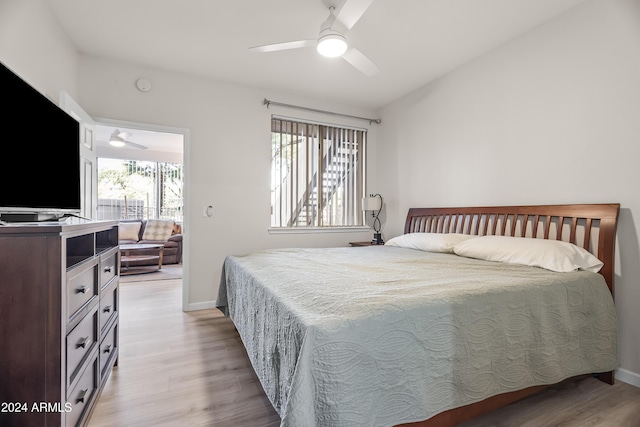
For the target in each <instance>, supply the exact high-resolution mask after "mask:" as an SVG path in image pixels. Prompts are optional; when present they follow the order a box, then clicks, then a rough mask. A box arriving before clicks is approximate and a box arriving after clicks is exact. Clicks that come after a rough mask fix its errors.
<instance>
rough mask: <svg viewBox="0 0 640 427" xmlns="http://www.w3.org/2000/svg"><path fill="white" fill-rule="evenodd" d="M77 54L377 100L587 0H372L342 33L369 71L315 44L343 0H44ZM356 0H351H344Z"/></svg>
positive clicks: (374, 104)
mask: <svg viewBox="0 0 640 427" xmlns="http://www.w3.org/2000/svg"><path fill="white" fill-rule="evenodd" d="M45 1H46V2H48V3H49V4H50V5H51V7H52V10H53V11H54V13H55V15H56V16H57V17H58V19H59V21H60V22H61V24H62V26H63V27H64V29H65V30H66V32H67V33H68V35H69V36H70V38H71V40H72V41H73V42H74V43H75V45H76V46H77V49H78V51H79V52H80V53H82V54H87V55H92V56H98V57H103V58H108V59H114V60H118V61H125V62H128V63H132V64H136V65H143V66H150V67H157V68H161V69H165V70H172V71H177V72H182V73H187V74H193V75H198V76H205V77H210V78H212V79H216V80H222V81H228V82H234V83H238V84H242V85H249V86H253V87H259V88H264V89H267V90H269V89H274V90H278V91H285V92H287V93H294V94H298V95H303V96H308V97H312V98H314V99H321V100H328V101H332V102H337V103H340V104H344V105H351V106H356V107H363V108H367V109H372V110H375V109H378V108H380V107H383V106H385V105H386V104H388V103H390V102H392V101H394V100H395V99H397V98H399V97H401V96H403V95H405V94H407V93H409V92H411V91H413V90H415V89H417V88H419V87H421V86H423V85H424V84H426V83H428V82H429V81H431V80H433V79H435V78H437V77H439V76H441V75H443V74H444V73H446V72H448V71H450V70H452V69H454V68H456V67H458V66H460V65H461V64H464V63H465V62H467V61H469V60H471V59H473V58H475V57H477V56H478V55H481V54H483V53H485V52H487V51H489V50H491V49H493V48H495V47H497V46H499V45H501V44H503V43H505V42H506V41H508V40H510V39H512V38H514V37H516V36H518V35H520V34H522V33H524V32H527V31H529V30H531V29H532V28H535V27H536V26H539V25H541V24H542V23H544V22H546V21H548V20H549V19H551V18H553V17H554V16H557V15H559V14H561V13H563V12H565V11H566V10H568V9H569V8H572V7H574V6H576V5H577V4H579V3H581V2H582V1H584V0H393V1H391V0H374V1H373V3H372V4H371V6H370V7H369V8H368V10H367V11H366V13H365V14H364V15H363V16H362V18H361V19H360V20H359V21H358V22H357V23H356V24H355V26H354V27H353V28H352V29H351V31H350V32H349V33H348V34H347V39H348V42H349V43H350V45H353V46H355V47H357V48H358V49H359V50H360V51H362V52H363V53H364V54H366V55H367V56H368V57H369V58H370V59H371V60H373V61H374V62H375V64H376V65H377V66H378V67H379V68H380V72H379V73H378V74H377V75H375V76H374V77H367V76H365V75H364V74H361V73H360V72H358V71H357V70H356V69H355V68H353V67H352V66H351V65H349V64H348V63H347V62H346V61H345V60H343V59H342V58H324V57H321V56H320V55H319V54H317V52H316V51H315V49H314V48H313V47H311V48H303V49H297V50H289V51H281V52H272V53H257V52H251V51H249V50H248V48H249V47H252V46H257V45H263V44H269V43H278V42H285V41H292V40H299V39H315V38H317V37H318V33H319V30H320V25H321V24H322V23H323V22H324V21H325V20H326V19H327V16H328V5H329V3H330V2H332V3H335V6H336V8H337V10H339V9H340V7H341V5H342V3H343V2H344V0H270V1H266V0H231V1H221V0H188V1H176V0H135V1H131V0H109V1H104V0H45ZM348 1H358V0H348Z"/></svg>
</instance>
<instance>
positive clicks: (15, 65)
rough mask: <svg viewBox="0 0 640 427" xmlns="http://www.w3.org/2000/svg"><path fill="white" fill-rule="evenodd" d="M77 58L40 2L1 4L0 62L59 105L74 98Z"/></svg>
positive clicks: (12, 0)
mask: <svg viewBox="0 0 640 427" xmlns="http://www.w3.org/2000/svg"><path fill="white" fill-rule="evenodd" d="M76 60H77V54H76V51H75V49H74V47H73V46H72V45H71V44H70V41H69V39H68V38H67V36H66V34H65V33H64V31H63V30H62V28H61V27H60V24H58V21H56V20H55V18H54V17H53V16H52V14H51V13H50V10H49V7H48V6H47V5H46V4H45V3H44V2H43V1H42V0H29V1H24V0H1V1H0V61H1V62H2V63H4V64H5V65H6V66H7V67H9V68H10V69H11V70H13V71H14V72H15V73H17V74H19V75H20V76H21V77H22V78H23V79H24V80H26V81H27V82H28V83H30V84H31V85H32V86H34V87H35V88H36V89H37V90H39V91H40V92H41V93H43V94H44V95H45V96H47V97H48V98H49V99H51V100H52V101H53V102H55V103H58V101H59V97H60V90H62V89H64V90H65V91H66V92H67V93H69V94H70V95H71V96H72V97H75V96H76V95H77V90H76V81H77V64H76Z"/></svg>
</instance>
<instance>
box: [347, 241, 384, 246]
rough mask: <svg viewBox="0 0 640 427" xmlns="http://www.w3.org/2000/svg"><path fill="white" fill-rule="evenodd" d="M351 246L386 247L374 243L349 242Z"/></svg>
mask: <svg viewBox="0 0 640 427" xmlns="http://www.w3.org/2000/svg"><path fill="white" fill-rule="evenodd" d="M349 245H350V246H353V247H356V246H384V245H378V244H376V243H374V242H371V241H369V242H349Z"/></svg>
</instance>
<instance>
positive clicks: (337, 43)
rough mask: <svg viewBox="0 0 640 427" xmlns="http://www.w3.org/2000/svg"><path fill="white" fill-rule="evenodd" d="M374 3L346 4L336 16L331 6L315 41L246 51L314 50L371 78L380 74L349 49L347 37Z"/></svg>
mask: <svg viewBox="0 0 640 427" xmlns="http://www.w3.org/2000/svg"><path fill="white" fill-rule="evenodd" d="M372 2H373V0H346V1H345V2H344V4H343V5H342V7H341V8H340V10H339V11H337V14H335V13H336V9H335V7H334V6H329V17H328V18H327V20H326V21H324V23H323V24H322V25H321V26H320V34H319V36H318V38H317V39H311V40H296V41H290V42H284V43H276V44H267V45H263V46H255V47H251V48H249V50H251V51H255V52H275V51H279V50H289V49H299V48H303V47H313V46H315V47H316V49H317V50H318V52H319V53H320V54H321V55H324V56H328V57H338V56H341V57H342V58H344V60H345V61H347V62H348V63H349V64H351V65H352V66H354V67H355V68H356V69H358V70H359V71H361V72H362V73H364V74H365V75H367V76H369V77H372V76H374V75H376V74H377V73H378V71H380V70H379V69H378V67H377V66H376V64H374V63H373V61H371V60H370V59H369V58H368V57H367V56H366V55H365V54H364V53H362V52H360V51H359V50H358V49H356V48H355V47H352V46H349V44H348V43H347V38H346V34H347V33H348V32H349V30H351V28H352V27H353V26H354V25H355V24H356V22H358V20H359V19H360V18H361V17H362V15H364V13H365V12H366V11H367V9H368V8H369V6H370V5H371V3H372Z"/></svg>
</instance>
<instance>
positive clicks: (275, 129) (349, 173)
mask: <svg viewBox="0 0 640 427" xmlns="http://www.w3.org/2000/svg"><path fill="white" fill-rule="evenodd" d="M366 139H367V131H366V130H363V129H353V128H345V127H337V126H330V125H323V124H317V123H305V122H299V121H293V120H290V119H283V118H278V117H273V118H272V120H271V227H273V228H302V227H304V228H318V227H353V226H362V225H363V224H364V215H363V213H362V209H361V203H362V202H361V200H362V197H363V194H364V184H365V162H366Z"/></svg>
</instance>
